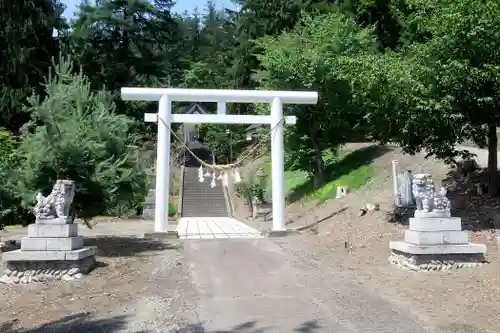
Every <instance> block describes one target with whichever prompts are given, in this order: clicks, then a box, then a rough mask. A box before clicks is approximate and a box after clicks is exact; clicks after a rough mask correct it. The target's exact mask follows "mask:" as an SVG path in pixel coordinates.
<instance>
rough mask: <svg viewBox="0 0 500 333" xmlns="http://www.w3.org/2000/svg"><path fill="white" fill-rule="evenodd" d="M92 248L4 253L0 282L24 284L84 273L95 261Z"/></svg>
mask: <svg viewBox="0 0 500 333" xmlns="http://www.w3.org/2000/svg"><path fill="white" fill-rule="evenodd" d="M96 252H97V248H96V247H84V248H81V249H78V250H70V251H21V250H15V251H10V252H5V253H4V254H3V255H2V257H3V258H2V259H3V261H4V262H5V266H6V270H5V275H4V276H2V277H0V283H13V284H19V283H21V284H26V283H31V282H46V281H51V280H64V281H70V280H74V279H79V278H81V277H82V276H83V275H84V274H88V273H89V272H90V271H91V270H92V269H93V268H94V267H95V264H96V260H95V254H96Z"/></svg>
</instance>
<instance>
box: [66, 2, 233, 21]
mask: <svg viewBox="0 0 500 333" xmlns="http://www.w3.org/2000/svg"><path fill="white" fill-rule="evenodd" d="M80 2H81V0H64V1H63V3H64V4H65V5H66V10H65V11H64V16H65V17H67V18H71V17H73V16H74V15H73V14H74V12H75V11H76V10H77V8H78V4H79V3H80ZM213 2H214V4H215V6H216V7H218V8H222V7H223V8H230V9H234V8H235V7H236V6H235V5H234V4H233V3H232V1H231V0H214V1H213ZM206 5H207V3H206V0H181V1H177V4H176V5H175V7H174V10H175V11H176V12H179V13H182V12H184V11H186V10H187V11H188V12H192V11H194V9H195V8H198V10H199V11H204V10H205V7H206Z"/></svg>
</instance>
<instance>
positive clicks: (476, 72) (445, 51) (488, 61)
mask: <svg viewBox="0 0 500 333" xmlns="http://www.w3.org/2000/svg"><path fill="white" fill-rule="evenodd" d="M410 5H411V6H412V14H411V15H410V16H409V17H408V24H409V26H410V27H411V29H412V31H414V33H415V34H416V36H417V38H416V41H415V42H414V43H413V44H411V45H409V46H408V47H406V48H405V49H403V50H402V52H401V53H400V54H388V55H385V56H383V57H377V58H373V57H372V58H366V59H359V61H358V66H357V67H358V74H359V75H358V79H357V82H358V83H360V82H362V83H361V84H360V85H359V86H358V85H356V84H355V85H356V90H357V91H358V101H359V102H360V105H361V104H362V105H364V106H363V107H364V108H365V111H366V116H365V119H366V120H367V121H369V122H370V123H371V125H372V128H373V134H374V136H375V137H378V138H379V139H382V140H383V141H389V140H391V141H395V142H398V143H400V144H401V145H402V146H403V148H404V149H405V151H407V152H410V153H414V152H417V151H420V150H425V151H426V152H427V153H428V154H429V155H434V156H437V157H438V158H443V159H445V160H446V161H447V162H450V163H452V162H453V161H454V158H455V157H456V156H457V155H460V154H461V155H467V152H466V151H465V152H461V151H459V150H458V149H457V148H456V145H457V144H459V143H462V142H464V141H465V140H472V141H474V142H475V143H476V144H478V145H479V146H480V147H486V146H487V147H488V150H489V160H488V169H489V171H490V172H489V186H488V190H489V192H490V194H494V193H495V192H497V189H498V187H497V186H498V185H497V184H496V174H497V143H498V139H497V134H496V127H497V126H499V125H500V112H499V110H500V95H499V93H500V63H499V61H498V59H500V51H499V49H500V4H499V3H497V2H491V1H489V2H474V3H473V4H471V3H470V2H467V1H451V0H450V1H420V0H414V1H411V2H410Z"/></svg>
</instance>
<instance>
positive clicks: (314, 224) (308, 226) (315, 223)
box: [286, 207, 349, 231]
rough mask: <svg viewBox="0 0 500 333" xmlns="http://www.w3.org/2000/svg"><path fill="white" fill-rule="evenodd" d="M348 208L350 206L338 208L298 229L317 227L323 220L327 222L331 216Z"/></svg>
mask: <svg viewBox="0 0 500 333" xmlns="http://www.w3.org/2000/svg"><path fill="white" fill-rule="evenodd" d="M348 208H349V207H343V208H341V209H339V210H336V211H334V212H332V213H330V214H328V215H326V216H324V217H322V218H320V219H318V220H316V221H314V222H312V223H309V224H307V225H305V226H303V227H299V228H297V230H298V231H303V230H307V229H313V228H315V227H317V226H318V224H320V223H322V222H325V221H326V220H329V219H331V218H332V217H334V216H335V215H338V214H340V213H342V212H345V211H346V210H347V209H348ZM292 222H293V220H291V221H288V222H287V223H286V224H290V223H292Z"/></svg>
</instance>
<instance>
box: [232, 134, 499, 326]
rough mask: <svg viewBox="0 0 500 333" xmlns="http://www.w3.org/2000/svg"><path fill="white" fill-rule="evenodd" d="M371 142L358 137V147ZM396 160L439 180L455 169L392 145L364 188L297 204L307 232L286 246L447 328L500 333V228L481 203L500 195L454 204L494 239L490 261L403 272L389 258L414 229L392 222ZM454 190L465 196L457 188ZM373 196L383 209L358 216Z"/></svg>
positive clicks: (294, 209) (479, 233) (477, 234)
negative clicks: (318, 203) (394, 242)
mask: <svg viewBox="0 0 500 333" xmlns="http://www.w3.org/2000/svg"><path fill="white" fill-rule="evenodd" d="M363 146H365V145H364V144H356V145H354V144H352V145H350V148H352V149H356V148H361V147H363ZM394 159H396V160H398V161H399V165H400V167H401V168H403V169H410V170H412V171H413V172H414V173H415V172H425V173H430V174H432V175H433V178H434V180H435V181H436V182H437V183H438V184H439V180H442V179H446V178H448V177H447V173H448V172H449V171H450V169H449V168H448V167H447V166H445V165H444V164H443V163H441V162H439V161H436V160H433V159H425V158H424V156H423V155H417V156H406V155H402V154H400V152H399V150H398V149H389V150H388V151H386V152H384V153H383V154H382V155H381V156H380V157H378V158H376V159H375V160H374V165H375V167H376V170H377V171H376V174H377V176H376V177H375V178H374V179H372V180H371V181H370V182H369V183H368V184H367V185H365V186H364V187H363V188H362V189H360V190H358V191H355V192H352V193H349V194H348V195H347V197H345V198H343V199H333V200H330V201H328V202H326V203H325V204H323V205H322V206H320V207H315V206H312V205H311V204H309V205H307V204H301V203H294V204H292V205H291V206H289V207H288V208H287V214H288V217H287V219H288V222H287V223H288V227H290V228H304V227H305V229H304V230H303V231H302V232H301V233H300V235H297V236H292V237H289V238H288V239H287V240H286V241H281V240H280V242H281V245H282V246H284V247H287V248H289V250H290V251H294V252H295V253H296V254H297V255H300V256H305V257H308V258H310V259H311V260H314V261H316V262H321V264H324V265H329V266H334V267H337V269H338V270H341V271H344V272H345V273H346V274H348V275H349V276H352V278H353V279H355V280H359V281H362V282H363V283H365V284H366V285H368V286H370V288H372V289H373V290H375V291H377V293H380V294H382V295H384V296H385V297H387V298H388V299H391V300H392V301H394V302H397V303H399V304H401V305H411V307H412V308H413V309H414V312H415V314H416V315H418V316H419V317H420V318H421V319H422V320H424V321H427V322H429V323H430V324H431V325H432V326H437V327H440V328H441V329H442V331H443V332H450V333H451V332H453V333H490V332H500V321H499V320H498V318H499V317H500V265H499V257H500V253H499V250H498V248H497V244H496V231H495V230H494V229H491V228H488V226H489V225H488V224H485V223H481V222H484V221H479V222H478V221H477V218H478V211H479V212H480V211H483V210H484V209H483V206H482V204H481V203H483V204H484V203H486V202H494V201H495V200H494V199H491V200H490V199H489V198H481V200H478V199H477V198H476V201H477V204H476V205H472V204H468V205H466V207H463V205H462V207H457V209H455V210H454V212H455V213H456V214H459V215H458V216H461V217H462V218H463V222H465V223H464V227H466V228H468V229H472V230H473V231H470V234H469V238H470V240H471V241H472V242H476V243H483V244H486V245H487V247H488V255H487V259H488V261H489V262H490V263H489V264H487V265H485V266H483V267H482V268H475V269H461V270H456V271H447V272H428V273H427V272H425V273H421V272H418V273H417V272H409V271H402V270H400V269H398V268H396V267H394V266H391V265H389V263H388V256H389V254H390V250H389V246H388V245H389V242H390V241H391V240H401V239H403V238H404V230H406V229H407V226H405V225H402V224H399V223H390V222H388V214H389V213H390V212H391V211H392V202H393V196H392V183H391V161H392V160H394ZM448 182H449V180H448ZM444 183H446V181H445V182H444ZM452 195H455V199H457V200H458V198H457V197H456V195H457V193H452ZM462 199H463V198H462ZM466 199H467V200H469V199H470V198H469V197H468V198H466ZM462 201H463V200H462ZM367 203H378V204H379V205H380V208H381V210H380V211H378V212H372V213H367V214H366V215H365V216H362V217H358V213H359V212H360V208H362V207H364V206H365V205H366V204H367ZM453 204H454V201H453V199H452V205H453ZM496 211H498V209H496V210H490V213H495V212H496ZM240 214H242V213H241V212H240ZM456 214H454V215H455V216H457V215H456ZM490 218H491V216H490ZM486 219H487V218H486ZM483 220H484V219H483ZM250 223H253V224H254V225H256V226H257V227H259V228H262V229H266V228H269V227H270V222H263V221H253V222H250ZM499 235H500V233H499Z"/></svg>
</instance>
